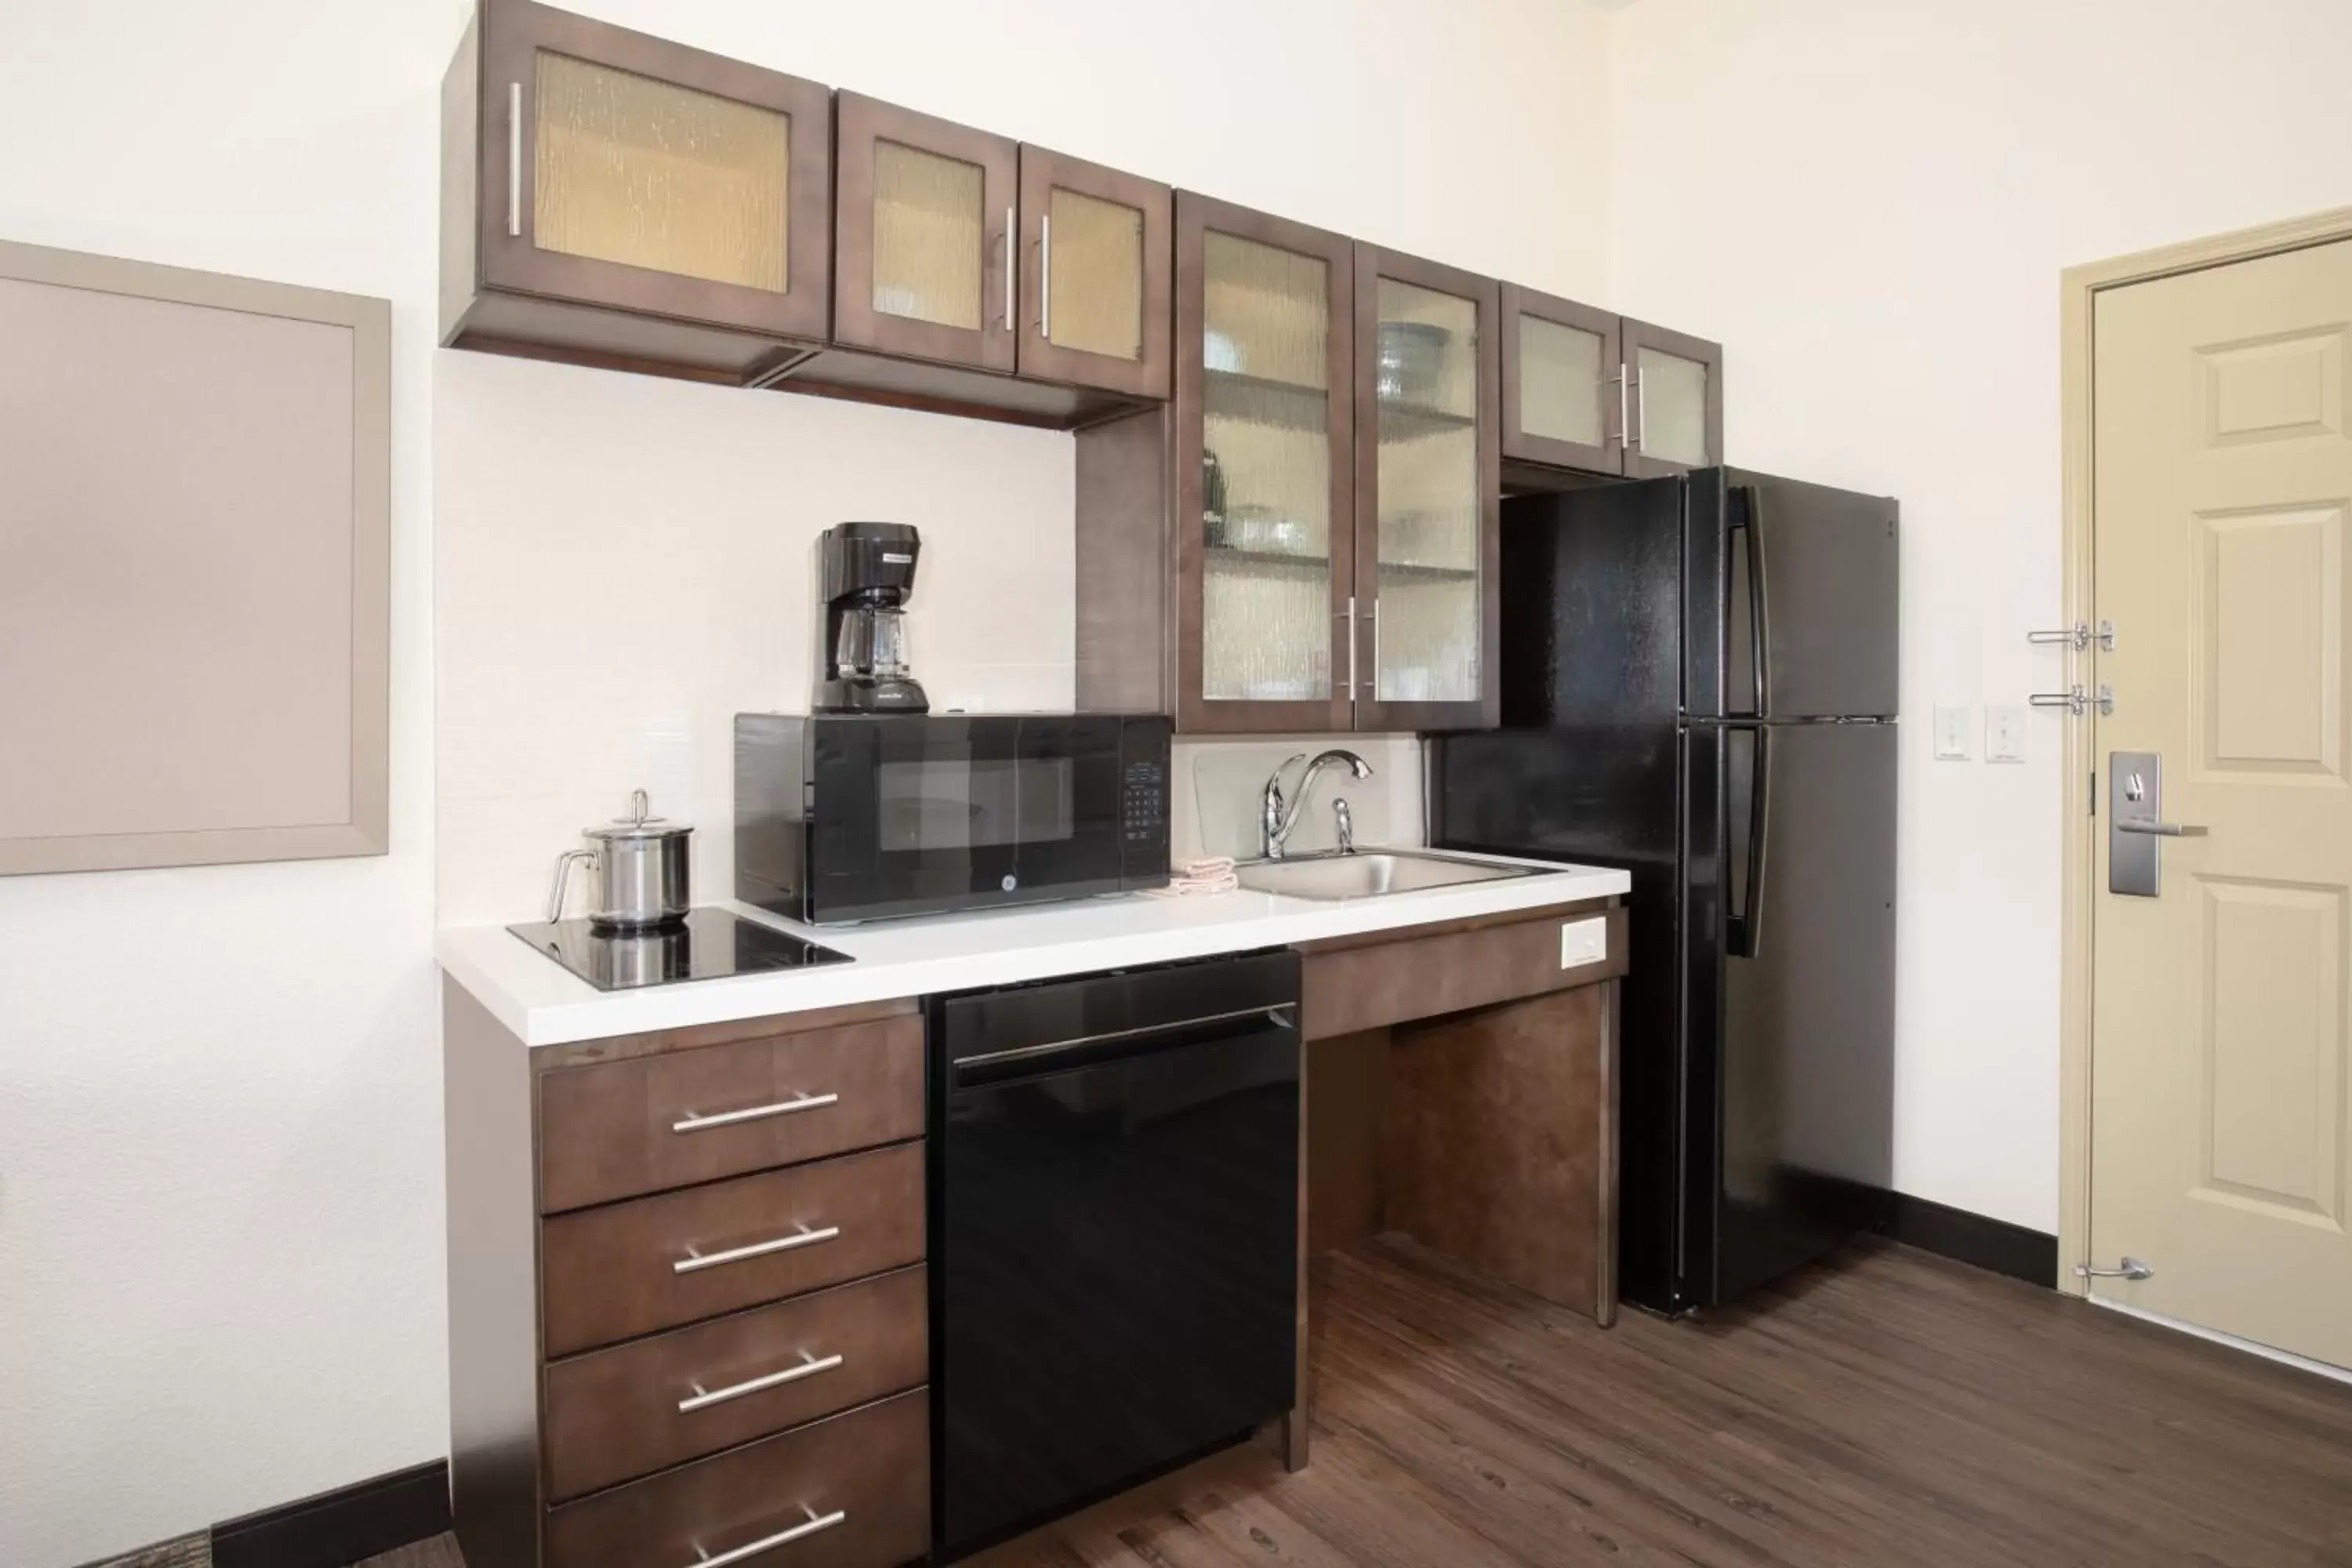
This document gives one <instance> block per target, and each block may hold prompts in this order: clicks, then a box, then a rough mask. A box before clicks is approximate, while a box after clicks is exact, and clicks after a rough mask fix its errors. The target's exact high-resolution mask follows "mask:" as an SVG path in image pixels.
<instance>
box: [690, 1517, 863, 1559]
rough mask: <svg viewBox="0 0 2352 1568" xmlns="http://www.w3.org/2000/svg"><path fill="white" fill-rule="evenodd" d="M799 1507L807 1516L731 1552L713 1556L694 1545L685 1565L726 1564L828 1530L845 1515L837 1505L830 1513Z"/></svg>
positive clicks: (770, 1550)
mask: <svg viewBox="0 0 2352 1568" xmlns="http://www.w3.org/2000/svg"><path fill="white" fill-rule="evenodd" d="M801 1511H802V1512H803V1513H804V1514H806V1515H808V1518H807V1519H805V1520H803V1521H801V1522H800V1523H798V1524H796V1525H794V1526H793V1527H792V1528H791V1529H790V1530H780V1531H776V1533H775V1534H773V1535H771V1536H769V1537H767V1538H766V1539H764V1540H761V1541H753V1542H746V1543H745V1544H743V1545H741V1546H739V1547H737V1548H736V1549H735V1550H734V1551H732V1552H720V1553H719V1555H718V1556H716V1557H713V1556H712V1555H711V1554H710V1553H709V1552H706V1551H704V1550H703V1549H702V1548H701V1547H699V1546H698V1547H696V1548H695V1549H694V1561H693V1562H691V1563H688V1564H687V1565H686V1568H727V1565H728V1564H729V1563H741V1562H744V1561H745V1560H747V1559H749V1558H753V1557H757V1556H758V1555H759V1554H760V1553H761V1552H773V1551H774V1550H775V1549H776V1548H777V1547H779V1546H790V1545H791V1544H792V1543H793V1542H795V1541H799V1540H803V1539H804V1538H805V1537H808V1536H812V1535H814V1534H815V1533H816V1532H817V1531H820V1530H831V1529H832V1528H833V1527H834V1526H835V1525H836V1524H839V1523H840V1522H841V1521H843V1520H845V1519H847V1518H848V1517H849V1515H848V1514H846V1513H845V1512H843V1511H842V1510H840V1509H835V1510H833V1511H832V1512H831V1513H819V1512H817V1510H814V1509H813V1508H811V1507H809V1505H808V1504H806V1503H803V1504H801Z"/></svg>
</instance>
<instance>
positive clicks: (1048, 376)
mask: <svg viewBox="0 0 2352 1568" xmlns="http://www.w3.org/2000/svg"><path fill="white" fill-rule="evenodd" d="M1173 200H1174V198H1173V197H1172V195H1171V193H1170V191H1169V189H1168V187H1167V186H1166V185H1163V184H1157V183H1156V182H1154V181H1151V180H1145V179H1139V178H1138V177H1137V176H1135V175H1133V174H1121V173H1120V172H1119V171H1118V170H1117V169H1106V168H1104V167H1103V166H1102V165H1101V164H1099V163H1087V162H1085V161H1084V160H1082V159H1077V158H1071V157H1066V156H1064V155H1063V154H1062V153H1049V152H1047V151H1046V150H1045V149H1044V148H1042V147H1026V146H1024V147H1023V148H1022V149H1021V219H1020V222H1021V228H1020V239H1021V243H1020V247H1019V248H1020V251H1021V267H1022V274H1021V288H1020V295H1021V300H1022V301H1023V304H1022V312H1021V331H1020V343H1021V349H1020V361H1021V374H1023V375H1026V376H1036V377H1039V378H1041V379H1044V380H1047V381H1064V382H1070V383H1073V384H1076V385H1080V386H1098V387H1101V388H1103V389H1104V390H1105V391H1108V392H1125V393H1132V394H1134V395H1137V396H1139V397H1160V398H1164V397H1166V396H1167V395H1168V389H1169V377H1170V375H1171V365H1172V363H1173V361H1172V359H1171V354H1170V352H1169V342H1170V333H1169V319H1168V318H1169V308H1168V301H1169V290H1170V289H1171V286H1172V285H1171V275H1172V268H1173V260H1174V249H1173V247H1172V246H1171V243H1170V240H1169V225H1170V223H1171V221H1172V215H1173V211H1174V207H1173Z"/></svg>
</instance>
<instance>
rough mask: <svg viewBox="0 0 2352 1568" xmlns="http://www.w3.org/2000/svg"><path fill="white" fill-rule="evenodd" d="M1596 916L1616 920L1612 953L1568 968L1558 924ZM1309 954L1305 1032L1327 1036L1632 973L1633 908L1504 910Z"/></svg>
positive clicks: (1302, 1007)
mask: <svg viewBox="0 0 2352 1568" xmlns="http://www.w3.org/2000/svg"><path fill="white" fill-rule="evenodd" d="M1571 910H1572V912H1571ZM1595 920H1599V921H1607V922H1608V928H1609V931H1608V956H1607V957H1606V958H1605V959H1603V960H1601V962H1600V963H1582V964H1579V965H1577V966H1576V967H1574V968H1572V969H1563V968H1561V967H1560V963H1559V950H1560V935H1559V932H1560V927H1562V926H1564V925H1574V924H1578V923H1580V922H1581V921H1595ZM1303 951H1304V952H1305V953H1306V962H1305V963H1303V964H1302V965H1301V966H1300V973H1299V1015H1298V1016H1299V1024H1300V1026H1301V1027H1300V1033H1301V1035H1302V1037H1304V1038H1307V1039H1310V1040H1321V1039H1328V1038H1329V1037H1331V1036H1333V1035H1352V1034H1354V1033H1356V1032H1357V1031H1358V1030H1360V1029H1377V1028H1380V1027H1381V1026H1384V1025H1389V1024H1402V1023H1403V1022H1405V1021H1406V1020H1407V1019H1411V1018H1434V1017H1437V1016H1441V1015H1443V1014H1446V1013H1459V1012H1461V1011H1463V1010H1464V1009H1465V1008H1469V1007H1486V1006H1492V1005H1494V1004H1496V1003H1497V1002H1516V1001H1517V1000H1518V999H1519V998H1520V997H1522V996H1540V995H1542V994H1544V993H1545V992H1548V991H1563V990H1566V989H1568V988H1569V987H1570V986H1576V985H1590V984H1593V983H1594V982H1596V981H1601V980H1614V979H1616V978H1617V977H1618V976H1619V975H1621V974H1623V973H1625V911H1624V910H1622V908H1621V909H1612V910H1602V909H1592V908H1585V909H1574V908H1573V906H1571V907H1570V908H1569V909H1552V910H1540V911H1538V912H1537V915H1536V918H1533V919H1530V918H1528V917H1527V916H1524V915H1521V916H1506V917H1503V918H1502V919H1500V920H1499V921H1476V922H1475V923H1471V924H1467V925H1465V926H1464V927H1461V928H1458V929H1454V930H1451V931H1443V930H1442V931H1426V932H1412V933H1409V934H1404V935H1402V936H1399V937H1396V938H1392V939H1385V940H1384V939H1382V938H1378V937H1348V938H1342V939H1340V940H1339V941H1337V942H1330V943H1328V944H1325V943H1313V944H1309V945H1308V946H1307V948H1305V949H1304V950H1303Z"/></svg>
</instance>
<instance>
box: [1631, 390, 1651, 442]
mask: <svg viewBox="0 0 2352 1568" xmlns="http://www.w3.org/2000/svg"><path fill="white" fill-rule="evenodd" d="M1633 417H1634V418H1636V419H1638V420H1640V421H1641V422H1642V426H1641V428H1640V429H1638V430H1636V431H1634V432H1633V437H1632V439H1633V450H1635V451H1636V452H1641V453H1643V454H1645V455H1646V454H1647V453H1648V451H1649V449H1650V383H1649V380H1648V378H1647V377H1645V376H1643V374H1642V373H1641V372H1639V371H1635V372H1634V373H1633Z"/></svg>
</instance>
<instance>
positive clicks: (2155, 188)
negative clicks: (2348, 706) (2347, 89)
mask: <svg viewBox="0 0 2352 1568" xmlns="http://www.w3.org/2000/svg"><path fill="white" fill-rule="evenodd" d="M1612 48H1613V54H1612V61H1613V73H1614V74H1613V80H1612V97H1613V100H1614V103H1615V106H1616V108H1615V113H1616V130H1615V134H1614V150H1613V162H1612V169H1613V174H1614V181H1613V184H1614V195H1613V202H1614V206H1613V215H1614V218H1615V231H1614V232H1615V237H1614V242H1613V245H1612V267H1611V271H1612V289H1611V292H1610V294H1609V295H1608V296H1607V298H1608V299H1609V300H1610V301H1611V302H1612V304H1614V305H1616V306H1618V307H1620V308H1621V309H1622V310H1625V311H1626V312H1628V313H1629V314H1635V315H1640V316H1643V317H1645V318H1648V319H1651V320H1654V321H1662V322H1664V323H1668V324H1671V325H1673V326H1676V327H1681V328H1685V329H1687V330H1689V331H1695V332H1698V333H1701V334H1703V335H1705V336H1707V337H1711V338H1715V339H1717V340H1719V341H1721V342H1725V343H1726V344H1727V346H1728V359H1729V367H1728V374H1727V382H1726V385H1727V392H1728V399H1727V401H1728V408H1727V414H1726V426H1727V447H1728V450H1729V455H1730V457H1731V458H1732V460H1733V461H1735V462H1738V463H1742V464H1747V465H1751V466H1754V467H1757V468H1766V469H1769V470H1774V471H1780V472H1786V473H1791V474H1796V475H1801V476H1802V477H1805V478H1808V479H1820V480H1823V481H1826V482H1829V483H1835V484H1843V485H1847V486H1851V487H1854V488H1858V489H1870V490H1876V491H1881V492H1886V493H1892V494H1894V495H1895V496H1898V497H1900V498H1901V500H1902V503H1903V518H1904V538H1903V544H1904V573H1903V621H1904V635H1903V664H1904V669H1903V710H1904V715H1905V721H1906V731H1905V740H1904V745H1903V771H1902V785H1901V787H1902V804H1901V826H1900V844H1901V876H1902V890H1901V894H1900V898H1899V902H1898V918H1899V921H1900V922H1901V934H1900V942H1901V949H1902V960H1901V964H1900V971H1899V980H1898V987H1897V1013H1898V1025H1897V1028H1898V1042H1899V1045H1898V1057H1897V1064H1896V1098H1897V1114H1896V1127H1895V1180H1896V1184H1897V1185H1898V1186H1900V1187H1901V1188H1903V1189H1904V1190H1905V1191H1906V1192H1910V1193H1914V1194H1918V1195H1921V1196H1924V1197H1927V1198H1932V1199H1935V1200H1937V1201H1938V1202H1942V1203H1948V1204H1953V1205H1958V1206H1960V1207H1963V1208H1969V1209H1974V1210H1978V1211H1979V1212H1982V1213H1987V1214H1992V1215H2000V1217H2002V1218H2006V1219H2010V1220H2013V1221H2016V1222H2018V1223H2021V1224H2024V1225H2030V1226H2036V1227H2039V1228H2042V1229H2055V1228H2056V1225H2057V1215H2058V1187H2057V1170H2058V1165H2057V1161H2058V1154H2057V1149H2058V1137H2057V1098H2058V1068H2057V1051H2058V1046H2057V1030H2058V906H2059V886H2058V851H2059V830H2060V818H2059V812H2060V810H2061V809H2062V807H2061V800H2062V795H2063V793H2064V785H2063V783H2062V781H2061V779H2060V777H2059V765H2060V756H2059V745H2060V741H2061V732H2060V731H2059V728H2058V725H2059V723H2060V722H2061V721H2059V720H2057V719H2055V718H2051V717H2046V716H2042V715H2036V716H2035V718H2034V721H2033V727H2032V729H2031V730H2030V731H2029V736H2030V741H2031V750H2030V752H2029V758H2028V763H2027V764H2026V765H2025V766H2023V767H2006V766H1989V765H1987V764H1985V763H1982V762H1980V761H1979V762H1975V763H1936V762H1934V761H1932V760H1931V758H1932V751H1933V748H1932V744H1931V740H1930V735H1929V729H1930V725H1929V719H1930V714H1931V710H1932V709H1933V708H1934V706H1935V705H1936V704H1937V703H1938V702H1946V703H1965V704H1968V705H1969V706H1972V707H1975V708H1977V709H1978V710H1979V716H1980V714H1981V709H1982V707H1983V705H1984V704H1986V703H1988V702H2011V703H2013V702H2022V701H2023V700H2024V699H2025V695H2026V693H2028V692H2029V691H2032V690H2037V689H2039V690H2047V689H2052V687H2053V685H2054V684H2055V679H2056V677H2057V674H2058V670H2059V664H2058V660H2057V659H2056V658H2055V657H2054V656H2052V655H2050V654H2047V653H2044V652H2042V651H2039V650H2031V649H2029V648H2028V647H2026V645H2025V642H2024V634H2025V632H2026V631H2027V630H2028V629H2030V628H2032V627H2036V626H2054V625H2056V624H2057V616H2058V610H2059V584H2060V559H2059V488H2058V486H2059V475H2058V459H2059V428H2058V275H2059V271H2060V269H2061V268H2063V267H2066V266H2068V265H2071V264H2074V263H2076V262H2082V261H2089V260H2095V259H2097V258H2103V257H2107V256H2113V255H2117V254H2121V253H2124V252H2127V251H2132V250H2137V249H2141V248H2144V247H2149V246H2154V245H2159V244H2163V243H2166V242H2168V241H2173V240H2179V239H2187V238H2191V237H2197V236H2199V235H2203V234H2208V233H2212V232H2216V231H2219V230H2222V229H2228V228H2232V227H2240V226H2246V225H2250V224H2255V223H2261V222H2264V221H2268V220H2271V219H2274V218H2281V217H2286V216H2294V215H2296V214H2299V213H2304V212H2307V211H2311V210H2315V209H2317V208H2322V207H2327V206H2334V205H2343V204H2345V203H2347V202H2352V114H2347V112H2346V109H2345V100H2344V95H2343V62H2344V60H2345V59H2347V58H2352V6H2347V5H2343V4H2342V3H2341V0H2249V3H2246V4H2240V5H2212V4H2210V3H2207V0H2060V3H2054V4H2053V3H2052V0H1980V3H1978V4H1972V5H1888V4H1885V0H1779V3H1777V4H1774V5H1755V4H1752V3H1748V0H1642V3H1641V4H1638V5H1633V6H1632V7H1631V8H1630V9H1628V10H1626V11H1624V12H1622V14H1620V15H1619V16H1617V17H1616V19H1615V32H1614V39H1613V45H1612ZM2124 633H2125V635H2126V636H2129V635H2130V628H2129V627H2126V628H2124ZM2124 698H2125V700H2129V694H2128V693H2125V694H2124ZM1973 749H1974V750H1975V752H1976V754H1977V756H1979V758H1980V757H1981V756H1982V755H1983V748H1982V738H1981V733H1979V736H1978V737H1977V742H1976V745H1975V747H1974V748H1973Z"/></svg>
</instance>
